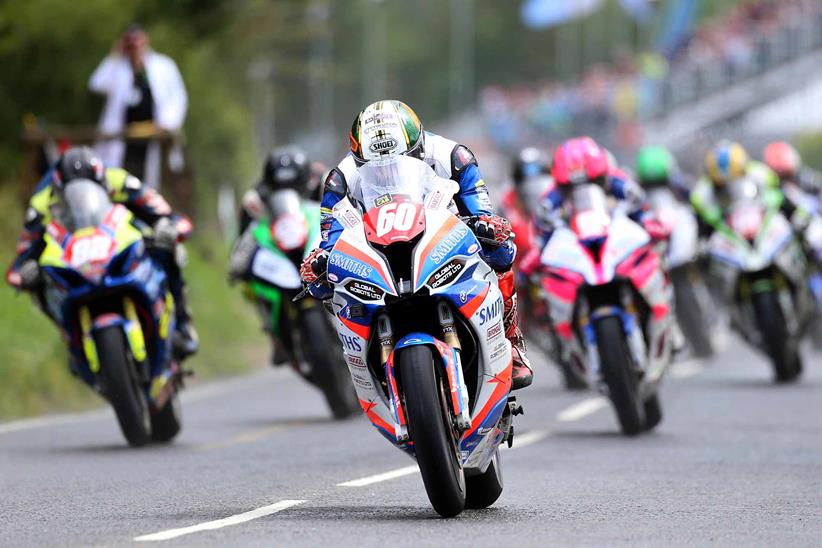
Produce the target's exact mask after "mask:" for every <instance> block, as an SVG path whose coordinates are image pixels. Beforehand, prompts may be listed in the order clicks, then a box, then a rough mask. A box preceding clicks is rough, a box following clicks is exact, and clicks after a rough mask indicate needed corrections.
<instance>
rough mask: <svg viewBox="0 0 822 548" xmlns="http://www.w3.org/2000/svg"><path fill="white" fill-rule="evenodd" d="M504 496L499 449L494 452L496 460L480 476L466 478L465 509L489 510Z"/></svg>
mask: <svg viewBox="0 0 822 548" xmlns="http://www.w3.org/2000/svg"><path fill="white" fill-rule="evenodd" d="M501 494H502V461H501V460H500V457H499V449H497V450H496V451H494V458H493V459H492V460H491V464H489V465H488V468H487V469H486V470H485V473H483V474H480V475H479V476H466V478H465V507H466V508H472V509H478V508H488V507H489V506H491V505H492V504H494V502H496V500H497V499H498V498H499V496H500V495H501Z"/></svg>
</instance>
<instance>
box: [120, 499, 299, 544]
mask: <svg viewBox="0 0 822 548" xmlns="http://www.w3.org/2000/svg"><path fill="white" fill-rule="evenodd" d="M304 502H305V501H304V500H281V501H280V502H275V503H274V504H269V505H268V506H263V507H261V508H257V509H255V510H251V511H248V512H243V513H242V514H236V515H234V516H228V517H227V518H223V519H217V520H214V521H207V522H205V523H199V524H197V525H191V526H190V527H181V528H179V529H169V530H167V531H160V532H159V533H152V534H150V535H142V536H139V537H134V540H135V541H136V542H156V541H160V540H170V539H173V538H177V537H181V536H183V535H190V534H191V533H197V532H199V531H213V530H214V529H222V528H223V527H228V526H230V525H237V524H239V523H245V522H247V521H251V520H253V519H257V518H262V517H265V516H270V515H271V514H276V513H277V512H281V511H283V510H287V509H288V508H291V507H293V506H297V505H298V504H302V503H304Z"/></svg>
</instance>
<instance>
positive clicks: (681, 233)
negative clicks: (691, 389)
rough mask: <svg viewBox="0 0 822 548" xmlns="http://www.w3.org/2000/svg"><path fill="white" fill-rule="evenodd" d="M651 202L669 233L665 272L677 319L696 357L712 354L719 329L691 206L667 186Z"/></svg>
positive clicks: (652, 195) (654, 192) (653, 194)
mask: <svg viewBox="0 0 822 548" xmlns="http://www.w3.org/2000/svg"><path fill="white" fill-rule="evenodd" d="M648 202H649V204H650V206H651V212H652V213H653V215H654V217H655V218H656V219H657V220H658V221H659V222H660V223H661V224H662V226H663V227H665V229H666V231H667V232H668V233H669V234H670V237H669V238H668V240H667V242H666V243H665V244H664V246H663V257H664V261H665V270H666V271H667V272H668V274H669V276H670V278H671V283H672V284H673V287H674V302H675V305H676V306H675V310H676V317H677V320H678V322H679V325H680V327H681V328H682V331H683V333H684V335H685V338H686V339H687V341H688V344H689V346H690V347H691V351H692V352H693V354H694V355H695V356H697V357H700V358H708V357H710V356H712V355H713V353H714V348H713V342H712V340H711V329H712V328H713V327H715V326H716V321H715V318H716V316H715V315H714V314H711V313H710V310H711V307H712V303H711V296H710V293H709V291H708V287H707V285H706V284H705V280H704V279H703V278H702V274H701V272H700V268H699V259H700V255H699V227H698V225H697V222H696V218H695V217H694V214H693V211H692V210H691V208H690V207H688V206H686V205H684V204H682V203H681V202H680V201H679V200H677V198H676V196H675V195H674V193H673V191H672V190H671V189H670V188H667V187H656V188H651V189H649V191H648Z"/></svg>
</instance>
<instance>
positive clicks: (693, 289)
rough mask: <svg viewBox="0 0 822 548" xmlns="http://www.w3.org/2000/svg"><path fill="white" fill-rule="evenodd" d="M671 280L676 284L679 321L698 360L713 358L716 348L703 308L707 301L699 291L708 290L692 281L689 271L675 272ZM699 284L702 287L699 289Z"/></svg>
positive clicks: (700, 282) (697, 281)
mask: <svg viewBox="0 0 822 548" xmlns="http://www.w3.org/2000/svg"><path fill="white" fill-rule="evenodd" d="M671 278H672V281H673V283H674V295H675V298H676V317H677V321H679V326H680V327H681V328H682V332H683V333H684V335H685V338H686V339H687V340H688V344H689V345H690V347H691V350H692V351H693V353H694V356H696V357H698V358H709V357H711V356H713V354H714V347H713V343H712V342H711V335H710V328H709V325H708V321H707V318H706V317H705V310H704V307H703V301H704V300H705V299H704V298H703V296H702V295H700V292H699V291H698V289H702V290H704V291H707V289H706V288H705V287H704V285H702V281H701V280H692V279H690V276H689V275H688V271H687V270H684V269H679V270H677V271H675V272H673V273H672V274H671ZM697 284H699V285H700V287H697Z"/></svg>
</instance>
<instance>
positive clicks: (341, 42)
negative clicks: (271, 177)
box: [0, 0, 737, 187]
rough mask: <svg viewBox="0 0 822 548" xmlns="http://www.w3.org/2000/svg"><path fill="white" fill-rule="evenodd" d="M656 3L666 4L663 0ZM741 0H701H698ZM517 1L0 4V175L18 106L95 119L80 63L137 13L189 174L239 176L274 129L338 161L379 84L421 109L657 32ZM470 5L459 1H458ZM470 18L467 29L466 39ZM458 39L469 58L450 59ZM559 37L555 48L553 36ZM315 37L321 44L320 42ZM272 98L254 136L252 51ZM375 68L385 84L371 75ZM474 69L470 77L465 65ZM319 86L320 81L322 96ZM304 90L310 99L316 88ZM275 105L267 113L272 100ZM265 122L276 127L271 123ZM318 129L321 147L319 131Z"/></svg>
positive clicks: (7, 162) (209, 180) (605, 12)
mask: <svg viewBox="0 0 822 548" xmlns="http://www.w3.org/2000/svg"><path fill="white" fill-rule="evenodd" d="M659 3H660V4H665V3H666V2H664V1H663V2H659ZM735 3H737V0H719V1H714V2H703V4H704V5H705V8H704V11H705V13H706V14H711V13H715V12H717V11H721V10H722V9H723V7H725V6H730V5H733V4H735ZM514 4H515V3H511V6H510V8H511V9H501V7H502V6H501V4H500V2H499V1H498V0H473V2H459V0H457V1H455V2H451V1H446V0H416V1H414V2H403V1H398V0H344V1H343V0H279V1H276V2H272V1H266V0H175V1H174V2H168V1H163V0H84V1H83V2H82V3H72V2H66V1H65V0H26V1H25V2H3V3H0V67H2V78H1V79H0V104H2V105H3V108H2V109H0V179H6V180H8V179H9V178H10V177H11V176H13V175H14V173H15V170H16V169H17V167H18V164H19V162H18V157H19V151H20V149H19V146H20V145H19V135H20V130H21V119H22V117H23V115H24V114H26V113H32V114H34V115H35V116H36V117H37V119H38V121H39V122H40V123H41V124H44V126H45V127H49V126H54V125H63V124H90V123H94V122H95V121H96V119H97V116H98V113H99V109H100V106H101V103H102V102H101V100H100V98H98V97H94V96H92V95H91V94H90V93H89V92H88V91H87V88H86V83H87V80H88V77H89V75H90V74H91V72H92V71H93V70H94V68H95V67H96V65H97V63H99V62H100V60H101V59H102V58H103V57H104V56H105V54H106V53H107V52H108V51H109V50H110V49H111V47H112V44H113V43H114V41H115V40H116V39H117V37H118V36H119V34H120V33H121V32H122V30H123V29H124V28H125V27H126V26H127V25H128V24H129V23H132V22H139V23H140V24H142V25H143V26H144V27H145V28H146V30H147V31H148V34H149V36H150V38H151V41H152V45H153V47H154V48H155V49H156V50H157V51H160V52H162V53H166V54H168V55H170V56H171V57H172V58H173V59H174V60H175V61H176V62H177V64H178V65H179V67H180V69H181V71H182V73H183V77H184V80H185V83H186V86H187V88H188V91H189V96H190V109H189V114H188V118H187V123H186V134H187V137H188V142H189V145H190V150H191V155H192V158H193V162H194V164H195V169H196V174H197V176H198V182H199V183H201V184H203V185H206V186H212V187H213V186H215V185H217V184H222V183H226V182H229V183H233V184H242V185H245V184H247V183H248V182H249V181H250V179H251V178H252V177H253V176H254V174H255V171H256V169H257V161H258V158H259V153H260V151H261V150H263V149H264V148H265V147H266V146H268V145H269V144H271V142H273V141H278V142H279V141H282V140H289V139H294V138H297V139H301V140H303V141H304V142H305V144H307V145H308V146H309V148H314V149H315V150H316V151H318V152H320V153H321V154H322V155H323V156H324V157H323V158H322V159H323V160H325V161H327V162H330V161H333V159H334V157H335V155H336V154H338V153H340V152H341V151H343V148H344V146H345V145H346V131H347V128H348V125H349V124H350V121H351V119H352V118H353V116H354V114H356V112H357V111H358V110H359V109H360V108H362V106H363V105H364V104H366V103H367V102H369V101H371V100H374V99H377V98H378V97H380V96H381V95H382V93H385V94H386V95H388V96H393V97H402V98H403V99H405V100H406V101H407V102H409V103H411V104H413V105H414V106H415V107H416V108H417V110H418V111H419V112H420V114H421V116H422V117H423V119H424V120H426V121H427V122H428V123H429V124H430V123H431V121H436V120H440V119H443V118H446V117H448V116H449V115H452V114H454V113H455V111H459V110H461V109H464V108H468V107H469V106H471V105H472V104H473V101H474V99H475V90H476V89H479V88H481V87H483V86H485V85H489V84H500V85H512V84H517V83H528V82H530V81H533V80H539V79H545V78H546V77H553V78H566V79H567V78H573V77H574V76H576V75H578V74H580V73H581V72H582V70H583V69H584V67H585V66H588V65H590V64H593V63H597V62H611V63H613V62H615V61H617V60H618V59H619V56H620V55H622V54H624V53H625V52H630V51H635V50H637V49H639V48H644V47H645V46H647V45H648V44H649V43H650V42H651V40H652V39H653V34H654V30H655V29H656V28H657V27H658V25H659V19H660V17H661V13H662V11H663V10H658V14H659V15H660V16H658V17H656V18H655V19H654V20H652V21H649V22H648V23H647V24H645V25H639V24H638V23H637V22H635V21H634V20H632V19H631V18H630V17H628V15H627V14H625V12H624V11H623V10H622V9H621V8H620V7H619V5H618V2H617V0H608V2H607V3H606V5H605V7H604V8H603V9H601V10H599V11H597V12H596V13H594V14H593V15H591V16H589V17H586V18H584V19H580V20H575V21H572V22H569V23H566V24H563V25H560V26H555V27H550V28H546V29H540V30H531V29H525V28H524V27H523V25H522V23H521V20H520V13H519V10H518V9H517V6H515V5H514ZM469 8H470V9H469ZM466 32H468V33H470V34H471V36H469V37H463V36H462V35H463V34H465V33H466ZM461 37H463V38H465V39H467V40H470V42H471V43H472V44H473V45H474V47H472V48H471V51H470V52H469V53H470V57H467V58H463V57H453V56H452V55H451V54H450V52H451V47H452V46H453V45H454V44H453V41H454V40H459V39H460V38H461ZM559 43H563V49H562V50H559V51H558V50H557V49H556V46H557V44H559ZM318 48H319V49H318ZM465 59H467V60H468V61H471V62H472V65H473V66H475V67H476V70H475V71H472V74H473V75H475V81H473V83H472V85H471V86H470V89H467V90H464V92H463V93H462V94H461V95H458V96H457V98H456V99H457V100H456V101H455V97H454V95H453V93H452V90H451V89H450V88H449V78H450V75H451V74H452V73H453V71H454V70H457V71H459V70H460V67H459V66H455V65H459V62H460V61H464V60H465ZM260 61H263V62H264V64H265V65H266V66H267V67H269V69H270V76H269V77H265V78H263V79H262V81H259V80H258V82H257V84H258V86H257V88H260V89H262V93H263V94H266V95H268V94H270V95H271V97H270V99H271V101H272V103H273V111H274V112H272V113H270V114H271V116H270V118H271V119H268V117H261V116H260V113H259V112H258V111H255V112H254V114H256V124H257V126H259V125H261V124H269V125H271V126H272V127H271V128H264V129H265V131H263V132H262V133H263V134H265V133H266V132H267V133H268V135H267V139H263V140H264V141H271V142H260V139H257V141H256V142H255V134H256V135H258V136H259V134H260V131H259V127H258V130H257V131H256V133H255V130H254V123H255V116H254V115H253V114H252V109H253V108H254V99H255V97H254V95H255V85H254V83H253V76H252V74H251V72H252V70H253V69H252V65H253V64H254V63H255V62H257V63H259V62H260ZM381 66H382V67H384V70H383V71H382V73H383V74H384V81H385V83H384V85H380V84H379V83H375V81H374V76H375V75H376V74H377V73H379V72H380V70H378V69H379V67H381ZM469 76H471V75H469ZM318 94H319V95H318ZM312 97H314V98H316V100H315V99H312ZM275 113H276V114H275ZM275 123H276V130H275V129H274V127H273V126H274V125H275ZM320 137H322V138H323V139H325V141H323V142H322V146H318V144H317V143H316V142H315V141H316V140H317V139H318V138H320Z"/></svg>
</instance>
